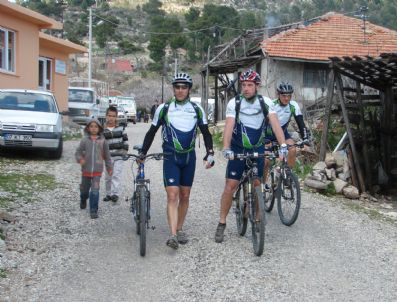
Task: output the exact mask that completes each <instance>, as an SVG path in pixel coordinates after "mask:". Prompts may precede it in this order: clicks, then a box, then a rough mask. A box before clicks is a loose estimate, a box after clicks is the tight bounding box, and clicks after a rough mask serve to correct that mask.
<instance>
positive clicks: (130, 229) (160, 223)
mask: <svg viewBox="0 0 397 302" xmlns="http://www.w3.org/2000/svg"><path fill="white" fill-rule="evenodd" d="M148 127H149V124H143V123H140V124H136V125H129V126H128V129H127V130H128V135H129V137H130V144H135V143H141V142H142V140H143V136H144V134H145V132H146V130H147V129H148ZM77 144H78V142H77V141H67V142H65V150H64V155H63V157H62V159H61V160H59V161H49V160H43V159H42V158H30V159H28V160H27V161H26V164H24V165H21V166H18V168H17V169H23V170H24V171H34V172H37V171H47V172H48V173H51V174H53V175H55V177H56V180H57V181H58V182H59V183H60V185H59V186H58V188H57V189H56V190H54V191H47V192H40V193H36V194H38V197H39V199H40V200H39V201H37V202H34V203H24V202H23V201H20V202H17V203H15V204H14V205H12V206H11V211H10V213H11V214H12V215H13V216H14V217H15V219H16V221H15V223H13V224H7V225H5V224H3V225H4V228H5V233H6V240H5V244H4V242H3V244H0V256H1V257H0V264H1V265H2V266H3V268H4V269H5V271H6V277H5V278H0V301H24V302H25V301H46V302H47V301H73V302H75V301H95V302H101V301H242V300H244V301H397V282H396V276H397V232H396V231H397V228H396V225H393V224H390V223H387V222H383V221H381V220H376V219H371V218H369V217H368V216H367V215H366V214H364V213H361V212H357V211H353V210H352V209H351V208H349V207H346V206H345V205H344V204H343V203H341V202H340V201H339V200H338V199H329V198H326V197H323V196H321V195H317V194H311V193H306V192H305V193H303V200H302V209H301V212H300V216H299V218H298V220H297V222H296V223H295V224H294V225H293V226H292V227H286V226H284V225H282V224H281V222H280V220H279V218H278V215H277V210H274V211H273V212H272V213H271V214H270V215H269V221H268V225H267V229H266V242H265V251H264V254H263V255H262V256H261V257H257V256H255V255H254V254H253V251H252V244H251V241H250V238H249V237H239V236H238V235H237V232H236V227H235V220H234V216H233V215H229V217H228V221H227V229H226V232H225V236H226V237H225V241H224V243H222V244H217V243H215V242H214V232H215V228H216V225H217V221H218V215H219V199H220V195H221V192H222V189H223V185H224V173H225V164H226V162H225V161H224V160H223V159H221V157H220V155H219V154H217V157H218V158H217V163H216V165H215V167H214V168H213V169H211V170H205V169H204V168H203V166H202V164H201V162H200V161H198V164H197V170H196V178H195V183H194V186H193V189H192V194H191V205H190V209H189V213H188V216H187V221H186V226H185V230H186V232H187V233H188V234H189V236H190V242H189V243H188V244H187V245H184V246H180V248H179V250H177V251H174V250H171V249H170V248H168V247H167V246H166V245H165V241H166V238H167V235H168V227H167V222H166V215H165V206H166V202H165V191H164V189H163V184H162V163H161V162H156V161H150V162H148V163H147V170H146V174H147V176H148V177H149V178H150V179H151V189H152V197H153V201H152V211H153V212H152V220H151V222H152V225H154V226H155V229H154V230H149V231H148V237H147V243H148V245H147V254H146V257H141V256H139V238H138V236H137V235H135V226H134V224H133V222H132V218H131V215H130V212H129V205H128V203H127V202H125V201H124V200H125V198H126V197H127V196H131V193H132V183H133V182H132V171H131V168H130V167H131V164H130V163H128V162H126V163H125V169H124V192H123V196H122V198H121V201H119V202H118V203H117V204H112V203H105V202H101V203H100V210H99V219H96V220H92V219H90V218H89V213H88V211H87V210H80V209H79V191H78V185H79V182H80V171H79V166H78V164H76V163H74V160H73V154H74V150H75V148H76V147H77ZM160 145H161V144H160V131H159V133H158V134H157V136H156V139H155V142H154V145H153V146H152V148H151V150H150V151H151V152H157V151H160V150H161V148H160ZM203 145H204V144H203V141H201V148H200V149H198V153H199V158H202V157H203V155H204V146H203ZM103 189H104V183H103V179H102V188H101V191H102V190H103ZM103 196H104V194H103V191H102V192H101V197H103ZM247 233H249V232H247ZM4 269H3V271H4Z"/></svg>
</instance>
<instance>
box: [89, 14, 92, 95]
mask: <svg viewBox="0 0 397 302" xmlns="http://www.w3.org/2000/svg"><path fill="white" fill-rule="evenodd" d="M88 11H89V13H90V14H89V21H88V22H89V23H88V87H89V88H91V82H92V8H91V7H90V8H89V9H88Z"/></svg>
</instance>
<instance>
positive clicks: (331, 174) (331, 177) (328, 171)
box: [325, 168, 336, 180]
mask: <svg viewBox="0 0 397 302" xmlns="http://www.w3.org/2000/svg"><path fill="white" fill-rule="evenodd" d="M325 174H326V175H327V178H328V179H329V180H335V179H336V172H335V169H334V168H332V169H325Z"/></svg>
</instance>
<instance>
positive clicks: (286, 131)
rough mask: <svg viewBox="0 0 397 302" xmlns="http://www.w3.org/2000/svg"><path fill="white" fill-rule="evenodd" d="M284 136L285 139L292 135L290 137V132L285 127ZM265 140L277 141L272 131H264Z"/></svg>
mask: <svg viewBox="0 0 397 302" xmlns="http://www.w3.org/2000/svg"><path fill="white" fill-rule="evenodd" d="M284 136H285V139H286V140H287V139H290V138H292V137H291V134H289V132H288V129H287V128H285V129H284ZM266 140H270V141H272V142H276V141H277V138H276V136H275V135H274V133H273V131H269V132H266V136H265V141H266Z"/></svg>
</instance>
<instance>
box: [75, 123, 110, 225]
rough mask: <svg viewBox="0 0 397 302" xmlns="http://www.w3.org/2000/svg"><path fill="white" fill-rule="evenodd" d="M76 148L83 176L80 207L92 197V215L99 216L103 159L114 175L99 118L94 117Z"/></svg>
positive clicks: (92, 216)
mask: <svg viewBox="0 0 397 302" xmlns="http://www.w3.org/2000/svg"><path fill="white" fill-rule="evenodd" d="M84 132H85V134H86V135H85V136H84V137H83V138H82V140H81V142H80V145H79V147H78V148H77V150H76V153H75V157H76V161H77V162H78V163H80V165H81V171H82V177H81V184H80V209H85V208H86V207H87V198H88V197H89V198H90V216H91V218H93V219H94V218H98V201H99V183H100V180H101V175H102V171H103V161H105V164H106V170H107V172H108V174H110V175H112V162H111V160H110V152H109V146H108V144H107V142H106V140H105V138H104V137H103V136H102V133H103V128H102V126H101V124H100V123H99V121H98V120H97V119H92V120H91V121H90V122H89V123H88V124H87V126H86V127H85V129H84ZM90 189H91V191H90Z"/></svg>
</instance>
